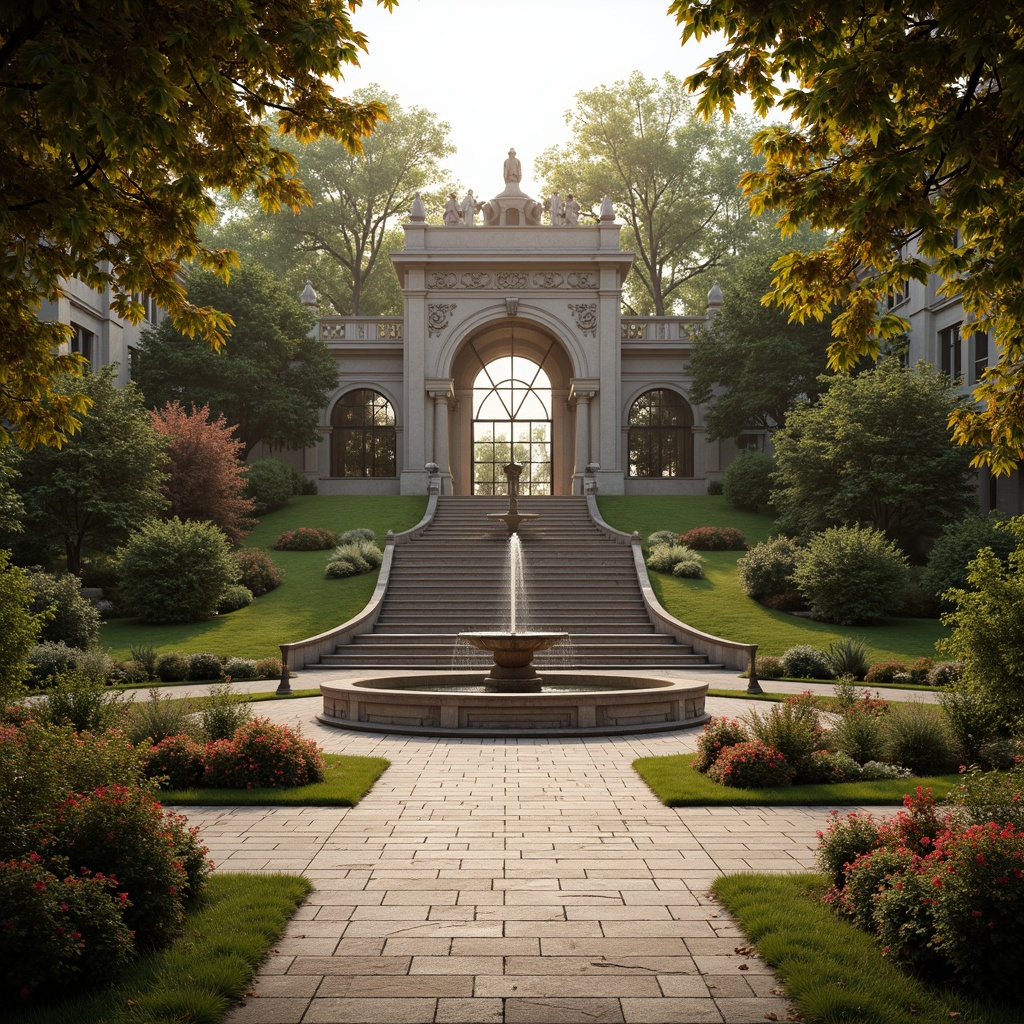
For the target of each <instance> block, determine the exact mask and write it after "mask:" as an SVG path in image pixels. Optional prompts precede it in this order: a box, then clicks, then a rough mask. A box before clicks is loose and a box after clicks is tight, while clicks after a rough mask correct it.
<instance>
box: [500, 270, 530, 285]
mask: <svg viewBox="0 0 1024 1024" xmlns="http://www.w3.org/2000/svg"><path fill="white" fill-rule="evenodd" d="M494 280H495V282H496V283H497V285H498V287H499V288H525V287H527V285H528V284H529V283H530V282H529V279H528V278H527V276H526V274H516V273H513V272H512V271H510V270H503V271H502V272H501V273H500V274H497V275H496V276H495V278H494Z"/></svg>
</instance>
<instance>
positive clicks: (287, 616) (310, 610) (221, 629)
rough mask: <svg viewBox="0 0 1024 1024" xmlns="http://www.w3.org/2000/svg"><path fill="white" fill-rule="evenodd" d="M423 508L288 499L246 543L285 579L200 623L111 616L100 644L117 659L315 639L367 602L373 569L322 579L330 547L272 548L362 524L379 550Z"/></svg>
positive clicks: (360, 498) (321, 497) (376, 498)
mask: <svg viewBox="0 0 1024 1024" xmlns="http://www.w3.org/2000/svg"><path fill="white" fill-rule="evenodd" d="M426 507H427V499H426V497H422V498H421V497H414V496H408V495H406V496H401V495H388V494H385V495H365V494H364V495H338V494H313V495H300V496H298V497H294V498H292V499H291V500H290V501H289V502H288V504H287V505H285V507H284V508H282V509H279V510H278V511H276V512H271V513H269V514H268V515H266V516H264V517H263V518H262V519H261V520H260V522H259V525H258V526H257V527H256V529H255V530H253V532H252V533H251V534H249V536H248V537H246V538H245V541H244V542H243V543H244V545H245V546H246V547H253V548H264V549H265V550H267V551H268V552H269V553H270V557H271V558H273V559H274V561H275V562H276V563H277V564H278V565H279V566H280V567H281V569H282V570H283V571H284V583H282V584H281V586H280V587H278V588H277V589H276V590H272V591H270V593H269V594H264V595H263V596H262V597H259V598H257V599H256V600H255V601H254V602H253V603H252V604H251V605H249V606H248V607H247V608H241V609H239V610H238V611H237V612H231V613H230V614H229V615H218V616H216V617H214V618H212V619H208V620H207V621H205V622H192V623H187V624H184V625H171V626H154V625H147V624H146V623H142V622H139V621H138V619H112V620H110V621H109V622H106V623H104V625H103V628H102V630H101V631H100V646H101V647H103V648H107V649H109V650H110V653H111V654H112V655H113V656H114V657H115V658H119V659H121V660H125V659H127V658H128V656H129V648H130V647H131V646H132V645H133V644H134V645H137V646H145V645H150V646H152V647H153V649H154V650H155V651H156V652H157V653H158V654H162V653H164V652H166V651H179V652H181V653H183V654H192V653H194V652H196V651H213V652H214V653H215V654H219V655H222V656H224V657H229V656H235V657H240V658H265V657H270V656H272V655H280V653H281V651H280V648H279V645H280V644H282V643H286V642H288V641H292V640H303V639H305V638H306V637H307V636H315V635H316V634H317V633H322V632H323V631H324V630H327V629H331V628H333V627H334V626H337V625H340V624H341V623H342V622H346V621H348V619H350V618H352V616H353V615H356V614H358V613H359V612H360V611H362V609H363V608H364V607H365V605H366V602H367V601H368V600H369V599H370V595H371V594H372V593H373V588H374V587H375V586H376V585H377V575H378V573H376V572H371V573H367V574H366V575H365V576H351V577H349V578H348V579H343V580H335V579H327V577H326V576H324V566H325V565H326V563H327V557H328V555H329V554H330V552H329V551H275V550H274V547H273V545H274V542H275V541H276V540H277V538H278V537H279V536H280V535H281V534H282V533H284V532H285V531H286V530H295V529H298V528H299V527H300V526H318V527H324V528H325V529H329V530H333V531H335V532H336V533H343V532H344V531H345V530H350V529H352V528H354V527H360V526H365V527H367V528H368V529H371V530H373V531H374V532H375V533H376V534H377V539H378V541H379V543H380V544H381V546H382V547H383V544H384V538H385V535H386V534H387V531H388V530H394V531H395V532H396V533H399V532H401V531H402V530H408V529H409V528H410V527H411V526H415V525H416V524H417V523H418V522H419V521H420V519H422V518H423V513H424V511H425V510H426Z"/></svg>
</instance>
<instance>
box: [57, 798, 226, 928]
mask: <svg viewBox="0 0 1024 1024" xmlns="http://www.w3.org/2000/svg"><path fill="white" fill-rule="evenodd" d="M197 832H198V828H195V829H188V828H187V827H186V826H185V819H184V817H183V816H181V815H171V814H165V813H164V811H163V809H162V808H161V806H160V804H159V803H157V801H156V800H155V799H154V798H153V796H152V795H151V794H150V793H149V792H147V791H145V790H142V789H135V788H128V787H126V786H122V785H119V784H115V785H110V786H103V787H101V788H99V789H97V790H94V791H93V792H91V793H85V794H77V795H72V796H69V797H67V798H66V799H65V800H63V801H62V802H61V803H60V804H59V805H58V806H57V808H56V809H55V814H54V821H53V834H52V835H50V836H47V837H44V838H43V840H42V842H41V843H40V848H39V851H40V853H42V854H43V856H44V857H47V858H48V857H64V858H67V861H68V863H69V864H70V867H71V871H72V872H73V873H78V872H80V871H83V870H85V871H92V872H101V873H102V874H104V875H108V876H113V877H114V878H116V879H117V881H118V884H119V885H120V887H121V889H123V890H124V891H125V892H127V893H128V900H129V902H128V904H127V905H126V906H125V908H124V919H125V924H127V925H128V927H129V928H130V929H131V930H132V931H133V932H134V933H135V939H136V942H137V943H138V944H139V945H140V946H144V947H145V946H153V945H158V944H160V943H162V942H166V941H167V940H168V939H169V938H170V937H171V935H172V934H173V933H174V931H175V929H176V928H177V927H178V925H179V923H180V922H181V918H182V910H183V906H184V902H185V900H186V899H188V898H189V897H190V896H192V895H195V894H196V893H197V891H198V888H199V887H200V886H201V885H202V882H203V881H204V880H205V876H206V865H205V861H204V855H205V853H206V849H205V847H203V846H202V844H201V843H200V842H199V840H198V839H197V838H196V834H197Z"/></svg>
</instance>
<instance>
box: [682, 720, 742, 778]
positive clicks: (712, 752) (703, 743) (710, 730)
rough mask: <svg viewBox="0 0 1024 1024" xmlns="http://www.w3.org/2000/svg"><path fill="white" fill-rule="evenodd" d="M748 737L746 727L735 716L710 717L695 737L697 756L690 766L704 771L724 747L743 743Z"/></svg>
mask: <svg viewBox="0 0 1024 1024" xmlns="http://www.w3.org/2000/svg"><path fill="white" fill-rule="evenodd" d="M749 739H750V733H749V732H748V731H747V727H746V726H745V725H743V724H742V723H741V722H738V721H737V720H736V719H735V718H712V719H711V721H710V722H708V723H707V725H705V726H704V731H703V732H702V733H701V734H700V736H699V737H698V738H697V756H696V757H694V759H693V760H692V761H691V762H690V767H691V768H693V769H694V770H696V771H698V772H706V771H707V770H708V769H709V768H710V767H711V766H712V765H713V764H714V763H715V761H717V760H718V755H719V754H720V753H721V752H722V751H723V750H725V748H726V747H732V746H735V745H736V744H737V743H745V742H746V741H747V740H749Z"/></svg>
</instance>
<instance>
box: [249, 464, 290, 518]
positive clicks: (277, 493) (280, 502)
mask: <svg viewBox="0 0 1024 1024" xmlns="http://www.w3.org/2000/svg"><path fill="white" fill-rule="evenodd" d="M244 493H245V497H247V498H252V500H253V502H254V503H255V505H254V509H253V511H255V513H256V515H258V516H265V515H266V514H267V513H268V512H273V511H274V510H275V509H278V508H284V506H285V505H287V504H288V500H289V498H291V496H292V493H293V490H292V467H291V466H289V465H288V464H287V463H286V462H282V461H281V460H280V459H259V460H258V461H257V462H251V463H249V464H248V465H247V466H246V467H245V491H244Z"/></svg>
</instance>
